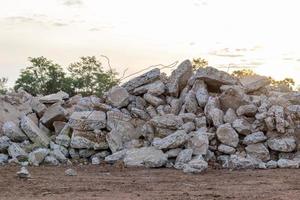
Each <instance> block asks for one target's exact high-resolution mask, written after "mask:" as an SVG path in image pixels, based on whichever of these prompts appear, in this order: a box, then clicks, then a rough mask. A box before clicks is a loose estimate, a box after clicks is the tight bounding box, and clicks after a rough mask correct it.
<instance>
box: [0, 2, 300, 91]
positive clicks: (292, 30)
mask: <svg viewBox="0 0 300 200" xmlns="http://www.w3.org/2000/svg"><path fill="white" fill-rule="evenodd" d="M299 7H300V2H299V1H298V0H0V77H8V78H9V84H10V85H12V84H13V83H14V81H15V80H16V78H17V77H18V76H19V73H20V70H21V69H22V68H25V67H26V66H28V65H29V63H28V57H37V56H45V57H47V58H49V59H51V60H54V61H55V62H57V63H59V64H60V65H62V66H64V67H67V66H68V65H69V64H70V63H72V62H74V61H77V60H78V59H79V57H81V56H92V55H95V56H97V57H99V59H102V62H103V63H105V62H106V60H103V58H102V57H101V55H105V56H107V57H109V58H110V62H111V65H112V67H114V68H115V69H116V70H117V71H118V72H119V73H120V74H123V72H124V71H125V70H126V69H127V71H126V74H127V75H128V74H131V73H134V72H136V71H139V70H141V69H144V68H146V67H148V66H151V65H156V64H163V65H169V64H171V63H173V62H175V61H179V62H181V61H183V60H185V59H192V58H197V57H202V58H205V59H206V60H208V62H209V65H210V66H213V67H218V68H219V69H222V70H225V71H229V72H231V71H233V70H236V69H238V68H251V69H253V70H254V71H255V72H257V73H259V74H262V75H267V76H272V77H273V78H275V79H277V80H280V79H283V78H285V77H291V78H293V79H294V80H296V84H297V85H300V39H299V38H300V26H299V19H300V12H299Z"/></svg>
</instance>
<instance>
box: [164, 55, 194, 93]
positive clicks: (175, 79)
mask: <svg viewBox="0 0 300 200" xmlns="http://www.w3.org/2000/svg"><path fill="white" fill-rule="evenodd" d="M192 75H193V66H192V63H191V61H189V60H185V61H183V62H182V63H181V64H180V65H179V66H178V67H177V69H175V70H174V71H173V72H172V74H171V76H170V77H169V80H168V82H167V85H166V86H167V89H168V92H169V94H170V95H171V96H174V97H177V96H178V95H179V93H180V91H181V90H182V89H183V88H184V87H185V86H186V84H187V82H188V80H189V79H190V77H191V76H192Z"/></svg>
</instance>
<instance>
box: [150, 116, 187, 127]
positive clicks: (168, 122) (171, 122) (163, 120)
mask: <svg viewBox="0 0 300 200" xmlns="http://www.w3.org/2000/svg"><path fill="white" fill-rule="evenodd" d="M149 123H150V124H152V125H153V126H154V127H159V128H167V129H172V130H176V129H179V128H180V127H181V126H182V125H183V120H182V118H181V117H179V116H176V115H173V114H166V115H163V116H156V117H154V118H153V119H151V120H150V122H149Z"/></svg>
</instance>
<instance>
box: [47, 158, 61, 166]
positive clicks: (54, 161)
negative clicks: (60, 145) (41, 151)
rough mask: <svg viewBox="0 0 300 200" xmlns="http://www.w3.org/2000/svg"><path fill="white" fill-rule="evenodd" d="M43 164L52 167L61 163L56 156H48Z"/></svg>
mask: <svg viewBox="0 0 300 200" xmlns="http://www.w3.org/2000/svg"><path fill="white" fill-rule="evenodd" d="M43 163H44V164H45V165H50V166H57V165H59V161H58V160H57V159H56V158H55V157H54V156H46V157H45V159H44V162H43Z"/></svg>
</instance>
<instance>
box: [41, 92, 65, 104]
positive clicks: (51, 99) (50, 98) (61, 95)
mask: <svg viewBox="0 0 300 200" xmlns="http://www.w3.org/2000/svg"><path fill="white" fill-rule="evenodd" d="M68 98H69V94H67V93H65V92H63V91H59V92H57V93H55V94H50V95H47V96H43V97H41V98H40V99H39V100H40V102H41V103H45V104H53V103H57V102H60V101H62V100H65V99H68Z"/></svg>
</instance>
